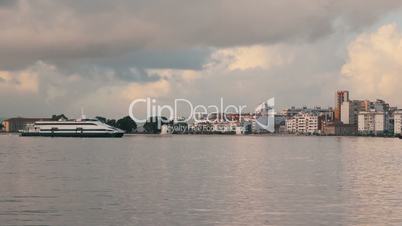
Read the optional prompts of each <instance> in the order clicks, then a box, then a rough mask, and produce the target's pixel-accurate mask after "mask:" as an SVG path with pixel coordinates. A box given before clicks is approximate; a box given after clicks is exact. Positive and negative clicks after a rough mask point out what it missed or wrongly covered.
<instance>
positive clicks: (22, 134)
mask: <svg viewBox="0 0 402 226" xmlns="http://www.w3.org/2000/svg"><path fill="white" fill-rule="evenodd" d="M20 135H21V136H22V137H89V138H91V137H92V138H96V137H99V138H101V137H111V138H119V137H123V135H124V133H35V132H22V133H21V134H20Z"/></svg>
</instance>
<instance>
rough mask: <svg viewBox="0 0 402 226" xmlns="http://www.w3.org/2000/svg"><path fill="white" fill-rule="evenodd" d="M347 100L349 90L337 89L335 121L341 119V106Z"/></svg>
mask: <svg viewBox="0 0 402 226" xmlns="http://www.w3.org/2000/svg"><path fill="white" fill-rule="evenodd" d="M346 101H349V91H337V92H336V94H335V121H341V106H342V103H343V102H346Z"/></svg>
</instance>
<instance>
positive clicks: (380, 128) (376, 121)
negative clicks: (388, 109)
mask: <svg viewBox="0 0 402 226" xmlns="http://www.w3.org/2000/svg"><path fill="white" fill-rule="evenodd" d="M386 130H387V123H386V113H385V112H383V111H375V110H373V109H372V110H371V111H363V112H359V115H358V131H359V133H360V134H365V135H381V134H384V133H385V132H386Z"/></svg>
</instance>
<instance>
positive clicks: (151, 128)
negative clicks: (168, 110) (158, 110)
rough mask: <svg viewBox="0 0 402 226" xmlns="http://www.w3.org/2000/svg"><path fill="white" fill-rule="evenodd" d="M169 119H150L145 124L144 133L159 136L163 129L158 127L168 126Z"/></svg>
mask: <svg viewBox="0 0 402 226" xmlns="http://www.w3.org/2000/svg"><path fill="white" fill-rule="evenodd" d="M166 122H167V118H165V117H150V118H149V119H148V120H147V121H146V122H145V124H144V126H143V127H144V131H145V133H150V134H157V133H160V132H161V128H160V127H159V126H158V124H159V123H160V125H161V126H162V125H165V124H168V123H166Z"/></svg>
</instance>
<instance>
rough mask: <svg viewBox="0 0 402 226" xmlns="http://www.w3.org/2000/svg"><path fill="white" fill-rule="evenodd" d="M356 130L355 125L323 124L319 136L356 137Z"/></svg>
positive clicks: (337, 122)
mask: <svg viewBox="0 0 402 226" xmlns="http://www.w3.org/2000/svg"><path fill="white" fill-rule="evenodd" d="M356 133H357V128H356V126H355V125H350V124H349V125H347V124H343V123H342V122H339V121H336V122H335V121H334V122H323V126H322V130H321V134H322V135H326V136H352V135H356Z"/></svg>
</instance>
